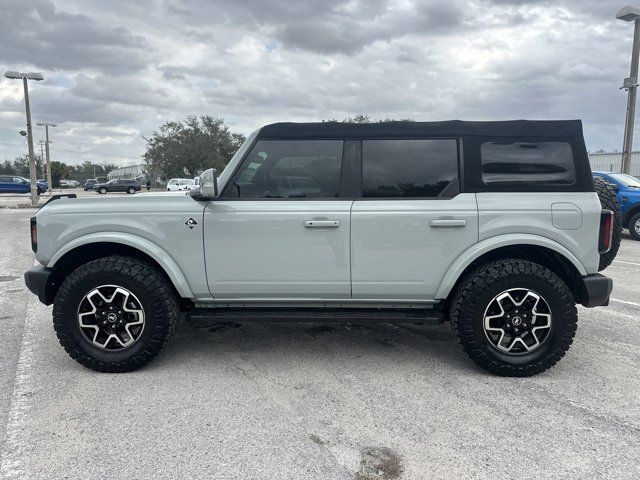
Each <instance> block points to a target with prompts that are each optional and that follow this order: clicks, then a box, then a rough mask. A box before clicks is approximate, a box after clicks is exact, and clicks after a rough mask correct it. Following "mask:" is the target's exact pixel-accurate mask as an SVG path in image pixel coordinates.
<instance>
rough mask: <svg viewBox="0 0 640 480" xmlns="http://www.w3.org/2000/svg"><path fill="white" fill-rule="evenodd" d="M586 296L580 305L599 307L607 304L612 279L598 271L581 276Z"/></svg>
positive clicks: (611, 288)
mask: <svg viewBox="0 0 640 480" xmlns="http://www.w3.org/2000/svg"><path fill="white" fill-rule="evenodd" d="M582 280H583V282H584V287H585V292H586V296H585V299H584V302H583V303H582V305H584V306H585V307H588V308H591V307H601V306H606V305H609V297H610V296H611V291H612V290H613V280H612V279H610V278H609V277H605V276H604V275H600V274H599V273H595V274H593V275H587V276H586V277H582Z"/></svg>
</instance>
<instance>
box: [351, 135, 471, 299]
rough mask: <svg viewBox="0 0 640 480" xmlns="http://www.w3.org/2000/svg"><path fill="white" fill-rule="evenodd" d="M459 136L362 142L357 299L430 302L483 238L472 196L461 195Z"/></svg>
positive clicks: (355, 244) (354, 234)
mask: <svg viewBox="0 0 640 480" xmlns="http://www.w3.org/2000/svg"><path fill="white" fill-rule="evenodd" d="M459 150H460V149H459V140H458V139H456V138H437V139H393V140H363V142H362V197H361V198H359V199H358V200H356V201H355V203H354V205H353V208H352V215H351V250H352V291H353V298H354V299H357V298H362V299H371V298H376V299H405V300H406V299H418V300H431V299H433V298H434V296H435V293H436V290H437V288H438V286H439V284H440V281H441V280H442V278H443V276H444V274H445V272H446V271H447V269H448V268H449V265H450V264H451V263H452V262H453V261H454V260H455V259H456V258H457V257H458V255H460V253H462V252H463V251H464V250H466V249H467V248H469V247H470V246H472V245H473V244H474V243H476V242H477V241H478V209H477V205H476V198H475V194H473V193H460V186H459V185H460V182H459V168H460V167H459V163H460V162H459Z"/></svg>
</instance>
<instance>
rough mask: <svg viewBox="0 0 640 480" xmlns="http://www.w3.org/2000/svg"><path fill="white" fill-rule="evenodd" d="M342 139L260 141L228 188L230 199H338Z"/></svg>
mask: <svg viewBox="0 0 640 480" xmlns="http://www.w3.org/2000/svg"><path fill="white" fill-rule="evenodd" d="M342 143H343V142H342V140H259V141H258V142H257V143H256V144H255V146H254V147H253V149H251V151H250V152H249V154H248V155H247V156H246V158H245V159H244V160H243V162H242V164H241V165H240V168H239V169H238V171H237V172H236V173H235V174H234V176H233V178H232V179H231V181H230V182H229V184H228V185H227V187H226V189H225V192H224V195H223V196H224V197H226V198H333V197H337V196H338V188H339V184H340V167H341V164H342Z"/></svg>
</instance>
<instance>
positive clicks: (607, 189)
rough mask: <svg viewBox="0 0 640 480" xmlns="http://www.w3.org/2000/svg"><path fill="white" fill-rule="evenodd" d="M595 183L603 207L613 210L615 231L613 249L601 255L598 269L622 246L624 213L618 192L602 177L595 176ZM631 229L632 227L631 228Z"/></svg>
mask: <svg viewBox="0 0 640 480" xmlns="http://www.w3.org/2000/svg"><path fill="white" fill-rule="evenodd" d="M593 184H594V186H595V187H596V192H597V193H598V198H600V204H601V205H602V208H605V209H607V210H611V211H612V212H613V232H612V235H611V249H610V250H609V251H608V252H607V253H602V254H601V255H600V264H599V265H598V271H601V270H604V269H605V268H607V267H608V266H609V265H611V262H613V259H614V258H616V255H617V254H618V249H619V248H620V242H621V240H622V214H621V212H620V203H619V202H618V194H617V193H616V191H615V190H614V189H613V188H611V186H610V185H609V184H607V182H605V181H604V180H602V179H601V178H598V177H594V179H593ZM629 230H631V229H629Z"/></svg>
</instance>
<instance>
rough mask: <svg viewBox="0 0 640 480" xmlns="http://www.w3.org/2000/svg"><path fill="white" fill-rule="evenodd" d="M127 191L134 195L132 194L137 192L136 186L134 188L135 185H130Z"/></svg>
mask: <svg viewBox="0 0 640 480" xmlns="http://www.w3.org/2000/svg"><path fill="white" fill-rule="evenodd" d="M127 193H128V194H129V195H132V194H134V193H136V189H135V188H133V187H129V188H128V189H127Z"/></svg>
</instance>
